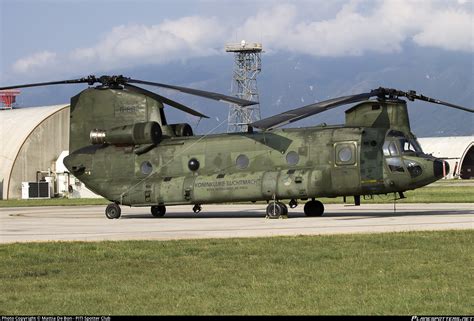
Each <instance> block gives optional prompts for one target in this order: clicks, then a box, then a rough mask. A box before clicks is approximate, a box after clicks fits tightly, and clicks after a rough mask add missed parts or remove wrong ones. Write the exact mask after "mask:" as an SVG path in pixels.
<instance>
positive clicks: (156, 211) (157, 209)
mask: <svg viewBox="0 0 474 321" xmlns="http://www.w3.org/2000/svg"><path fill="white" fill-rule="evenodd" d="M165 213H166V207H165V206H164V205H153V206H152V207H151V215H153V217H163V216H165Z"/></svg>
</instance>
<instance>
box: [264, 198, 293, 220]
mask: <svg viewBox="0 0 474 321" xmlns="http://www.w3.org/2000/svg"><path fill="white" fill-rule="evenodd" d="M287 215H288V207H286V205H285V204H283V203H280V202H270V203H268V206H267V218H271V219H273V218H280V217H281V216H287Z"/></svg>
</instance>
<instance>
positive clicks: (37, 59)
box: [12, 51, 57, 73]
mask: <svg viewBox="0 0 474 321" xmlns="http://www.w3.org/2000/svg"><path fill="white" fill-rule="evenodd" d="M56 56H57V55H56V53H54V52H50V51H41V52H37V53H34V54H32V55H30V56H28V57H25V58H22V59H19V60H17V61H16V62H15V63H14V64H13V66H12V69H13V70H14V71H15V72H17V73H27V72H32V71H35V70H38V69H41V68H43V67H45V66H49V65H52V64H54V63H55V62H56Z"/></svg>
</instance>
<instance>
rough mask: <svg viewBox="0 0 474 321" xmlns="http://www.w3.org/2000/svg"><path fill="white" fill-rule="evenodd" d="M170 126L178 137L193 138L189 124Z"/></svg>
mask: <svg viewBox="0 0 474 321" xmlns="http://www.w3.org/2000/svg"><path fill="white" fill-rule="evenodd" d="M170 126H171V128H172V129H173V131H174V134H175V135H176V136H178V137H185V136H193V128H192V127H191V126H190V125H189V124H186V123H182V124H171V125H170Z"/></svg>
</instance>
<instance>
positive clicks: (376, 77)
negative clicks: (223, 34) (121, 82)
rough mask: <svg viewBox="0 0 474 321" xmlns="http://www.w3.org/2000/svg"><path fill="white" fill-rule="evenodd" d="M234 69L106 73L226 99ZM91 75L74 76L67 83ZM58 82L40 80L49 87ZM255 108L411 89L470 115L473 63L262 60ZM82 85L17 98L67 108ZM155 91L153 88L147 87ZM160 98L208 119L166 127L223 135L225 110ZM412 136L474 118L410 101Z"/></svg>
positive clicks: (417, 50)
mask: <svg viewBox="0 0 474 321" xmlns="http://www.w3.org/2000/svg"><path fill="white" fill-rule="evenodd" d="M232 70H233V57H232V54H226V53H223V54H222V55H217V56H211V57H205V58H194V59H189V60H185V61H178V62H174V63H168V64H159V63H157V64H156V65H146V66H141V67H135V68H129V69H122V70H114V71H107V72H103V73H100V72H99V73H95V74H96V75H101V74H109V75H110V74H123V75H125V76H127V77H132V78H135V79H143V80H148V81H156V82H164V83H168V84H174V85H179V86H186V87H193V88H198V89H203V90H208V91H216V92H220V93H223V94H230V88H231V82H232ZM89 74H91V72H90V71H84V74H83V75H72V76H71V78H78V77H84V76H87V75H89ZM52 80H57V79H45V80H44V81H52ZM257 82H258V90H259V95H260V99H259V101H260V109H261V115H262V118H263V117H268V116H271V115H273V114H276V113H280V112H283V111H285V110H288V109H294V108H297V107H300V106H304V105H307V104H311V103H314V102H317V101H322V100H326V99H329V98H332V97H338V96H344V95H349V94H355V93H360V92H367V91H370V90H371V89H375V88H378V87H380V86H382V87H390V88H396V89H400V90H416V91H417V92H418V93H421V94H423V95H425V96H429V97H433V98H437V99H440V100H443V101H447V102H451V103H453V104H457V105H461V106H466V107H469V108H474V56H473V55H472V54H471V53H463V52H451V51H445V50H442V49H431V48H422V47H417V46H410V44H406V45H405V46H404V49H403V51H401V52H399V53H392V54H380V53H375V52H374V53H368V54H364V55H362V56H349V57H332V58H327V57H315V56H310V55H301V54H294V53H291V52H287V53H283V52H278V53H272V52H268V53H262V71H261V73H260V74H259V75H258V77H257ZM82 89H84V85H61V86H49V87H42V88H31V89H24V90H23V91H22V95H21V96H20V98H19V99H18V102H19V105H20V107H22V106H43V105H53V104H60V103H67V102H68V101H69V99H70V97H71V96H73V95H75V94H76V93H78V92H79V91H80V90H82ZM147 89H152V90H156V89H154V88H147ZM159 92H160V94H162V95H164V96H167V97H169V98H171V99H176V100H178V101H180V102H182V103H184V104H186V105H188V106H191V107H193V108H195V109H197V110H199V111H201V112H203V113H204V114H207V115H208V116H210V119H203V120H201V121H199V120H198V119H197V118H196V117H193V116H189V115H185V114H182V113H181V112H178V111H176V110H174V109H173V108H168V109H167V115H168V119H169V122H170V123H172V122H184V121H186V122H189V123H190V124H191V125H192V126H193V127H194V130H195V132H196V133H201V134H203V133H208V132H210V131H213V132H225V131H226V129H227V122H226V120H227V116H228V105H227V104H223V103H217V102H214V101H208V100H206V99H202V98H199V97H194V96H189V95H183V94H179V93H176V92H172V91H169V90H160V91H159ZM349 107H350V106H345V107H344V106H342V107H339V108H336V109H334V110H330V111H328V112H326V113H322V114H318V115H316V116H312V117H309V118H307V119H304V120H302V121H299V122H296V123H293V124H291V125H290V126H298V127H302V126H311V125H318V124H321V123H327V124H341V123H343V122H344V110H346V109H348V108H349ZM409 114H410V121H411V126H412V130H413V132H414V133H415V135H417V136H418V137H429V136H461V135H474V115H473V114H470V113H466V112H463V111H460V110H456V109H452V108H448V107H444V106H440V105H434V104H429V103H424V102H409Z"/></svg>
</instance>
